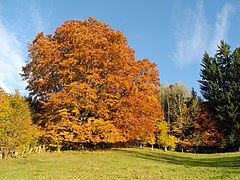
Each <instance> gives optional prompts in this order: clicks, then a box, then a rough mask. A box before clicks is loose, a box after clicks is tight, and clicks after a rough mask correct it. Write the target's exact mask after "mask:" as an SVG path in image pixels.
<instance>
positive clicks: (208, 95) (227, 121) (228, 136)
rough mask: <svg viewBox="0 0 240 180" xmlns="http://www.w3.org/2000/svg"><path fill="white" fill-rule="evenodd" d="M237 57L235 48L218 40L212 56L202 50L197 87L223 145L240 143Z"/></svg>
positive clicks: (229, 145) (231, 145) (234, 145)
mask: <svg viewBox="0 0 240 180" xmlns="http://www.w3.org/2000/svg"><path fill="white" fill-rule="evenodd" d="M239 65H240V59H239V49H236V50H235V51H234V53H233V54H231V51H230V46H229V45H228V44H226V43H225V42H224V41H221V42H220V45H219V46H218V50H217V53H216V54H215V56H214V57H210V56H209V55H208V54H207V53H205V54H204V57H203V60H202V64H201V66H202V69H201V73H200V77H201V80H199V83H200V89H201V93H202V95H203V97H204V98H205V99H206V100H207V103H208V105H209V107H210V108H211V109H212V111H213V113H214V115H215V117H216V120H217V123H218V127H219V130H220V131H221V132H222V133H223V135H224V139H225V142H226V146H227V148H229V150H235V148H236V147H240V140H239V136H240V135H239V134H240V125H239V123H240V121H239V113H240V109H239V107H240V101H239V100H240V99H239V90H240V66H239Z"/></svg>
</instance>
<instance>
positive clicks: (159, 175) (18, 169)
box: [0, 148, 240, 180]
mask: <svg viewBox="0 0 240 180" xmlns="http://www.w3.org/2000/svg"><path fill="white" fill-rule="evenodd" d="M0 179H41V180H44V179H59V180H61V179H94V180H95V179H154V180H155V179H167V180H171V179H174V180H175V179H176V180H177V179H191V180H192V179H201V180H202V179H231V180H232V179H240V153H225V154H207V155H206V154H188V153H177V152H164V151H161V150H157V149H154V150H153V151H152V150H151V149H148V148H144V149H112V150H104V151H103V150H102V151H100V150H99V151H79V152H78V151H69V152H61V153H42V154H39V155H37V154H31V155H29V156H28V157H25V158H22V157H18V158H7V159H2V160H0Z"/></svg>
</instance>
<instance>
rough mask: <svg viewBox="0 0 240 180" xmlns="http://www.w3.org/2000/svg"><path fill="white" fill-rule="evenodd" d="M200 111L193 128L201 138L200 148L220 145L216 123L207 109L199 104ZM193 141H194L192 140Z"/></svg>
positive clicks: (220, 136)
mask: <svg viewBox="0 0 240 180" xmlns="http://www.w3.org/2000/svg"><path fill="white" fill-rule="evenodd" d="M200 106H201V111H200V113H199V115H198V116H197V117H196V118H195V123H194V127H195V129H196V131H197V132H198V133H199V135H200V137H201V145H202V146H209V147H210V146H216V145H220V142H221V141H222V140H221V138H222V134H221V133H219V131H218V129H217V124H216V121H215V119H214V117H213V115H211V113H209V109H208V107H207V106H206V105H205V104H203V103H201V104H200ZM193 140H194V139H193Z"/></svg>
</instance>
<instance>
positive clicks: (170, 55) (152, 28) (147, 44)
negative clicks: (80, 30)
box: [0, 0, 240, 95]
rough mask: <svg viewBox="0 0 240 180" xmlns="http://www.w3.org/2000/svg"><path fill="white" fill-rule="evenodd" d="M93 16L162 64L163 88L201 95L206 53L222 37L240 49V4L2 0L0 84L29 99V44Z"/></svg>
mask: <svg viewBox="0 0 240 180" xmlns="http://www.w3.org/2000/svg"><path fill="white" fill-rule="evenodd" d="M89 16H92V17H94V18H96V19H98V20H99V21H101V22H104V23H107V24H109V25H110V26H112V27H113V28H114V29H115V30H120V31H121V32H123V33H124V35H125V36H126V38H127V40H128V43H129V46H130V47H132V48H133V49H134V50H135V53H136V54H135V55H136V59H143V58H146V57H147V58H149V59H150V60H151V61H152V62H155V63H157V64H158V70H159V72H160V79H161V83H162V84H164V83H166V82H168V83H169V84H171V83H174V82H179V81H180V82H183V83H185V84H186V85H187V86H188V87H189V88H192V87H194V88H195V89H196V90H197V91H198V92H199V84H198V82H197V80H198V79H199V78H200V77H199V73H200V63H201V60H202V57H203V54H204V52H205V51H207V52H208V53H210V54H211V55H213V54H214V53H215V51H216V49H217V44H218V43H219V41H220V40H222V39H223V40H225V41H226V42H227V43H229V44H230V45H231V47H232V50H234V49H235V48H236V47H239V46H240V1H238V0H38V1H37V0H20V1H19V0H0V86H1V87H3V88H4V89H5V90H6V91H7V92H10V93H11V92H13V91H14V89H19V90H20V92H21V93H22V94H24V95H26V94H27V92H26V91H25V90H24V89H25V87H26V85H27V84H26V83H25V82H23V81H21V77H20V76H19V73H20V72H21V68H22V66H24V65H25V62H26V61H29V59H28V58H27V55H28V54H27V43H29V42H31V41H32V40H33V39H34V37H35V36H36V34H37V33H39V32H44V33H45V34H53V33H54V31H55V29H56V28H57V27H58V26H60V25H61V24H63V23H64V21H66V20H72V19H78V20H85V19H87V18H88V17H89ZM199 95H200V94H199Z"/></svg>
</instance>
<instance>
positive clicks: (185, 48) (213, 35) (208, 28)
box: [173, 1, 233, 67]
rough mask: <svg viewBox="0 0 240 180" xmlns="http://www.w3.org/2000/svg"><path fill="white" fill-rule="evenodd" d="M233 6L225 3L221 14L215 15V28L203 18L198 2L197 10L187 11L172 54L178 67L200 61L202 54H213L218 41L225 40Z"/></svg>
mask: <svg viewBox="0 0 240 180" xmlns="http://www.w3.org/2000/svg"><path fill="white" fill-rule="evenodd" d="M232 10H233V6H232V5H231V4H229V3H226V4H225V5H224V6H223V8H222V10H221V12H219V13H217V15H216V22H215V26H214V25H211V24H209V23H207V20H206V19H205V17H204V14H205V12H204V8H203V2H202V1H200V2H199V3H198V5H197V9H195V10H193V11H189V13H188V14H186V15H185V16H184V17H183V22H182V23H180V24H178V25H179V26H180V27H181V29H180V28H178V30H177V34H176V51H175V52H173V59H174V62H176V63H177V65H178V66H179V67H184V66H187V65H189V64H191V63H194V62H199V61H200V60H201V59H202V56H203V53H204V52H205V51H208V52H210V53H213V52H215V50H216V47H217V45H218V44H219V41H220V40H222V39H224V40H225V39H226V36H227V32H228V25H229V23H228V22H229V14H230V13H231V12H232Z"/></svg>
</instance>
